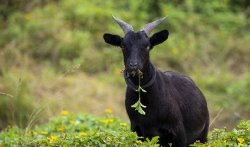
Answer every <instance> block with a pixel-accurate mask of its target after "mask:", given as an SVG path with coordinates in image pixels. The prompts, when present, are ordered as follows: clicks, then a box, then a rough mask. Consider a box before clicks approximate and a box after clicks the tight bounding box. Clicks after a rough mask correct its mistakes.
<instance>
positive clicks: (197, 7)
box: [0, 0, 250, 145]
mask: <svg viewBox="0 0 250 147" xmlns="http://www.w3.org/2000/svg"><path fill="white" fill-rule="evenodd" d="M249 5H250V4H249V1H248V0H238V1H235V0H223V1H218V0H210V1H207V2H206V1H195V0H170V1H168V2H165V1H163V0H155V1H151V0H145V1H142V0H136V1H134V0H127V1H114V0H105V1H103V0H92V1H91V2H89V1H85V0H74V1H72V0H44V1H42V2H38V1H36V0H30V1H26V0H23V1H18V2H15V1H13V0H7V1H6V2H3V3H1V4H0V31H1V33H0V129H4V128H6V127H7V126H9V125H11V126H13V125H14V126H16V125H17V126H18V127H19V128H22V129H18V128H15V127H14V128H9V127H8V128H7V130H5V132H3V133H1V138H2V137H3V136H5V135H6V133H7V134H9V137H10V138H11V137H12V135H13V136H15V137H14V138H16V139H14V140H13V142H19V137H18V136H20V135H22V134H27V131H23V130H28V131H39V130H42V129H43V128H44V129H46V128H47V129H48V130H47V131H51V134H49V135H53V134H54V135H59V134H57V133H56V131H55V130H54V131H53V130H50V128H48V126H50V125H53V122H54V121H59V122H60V121H61V120H63V119H66V120H67V119H70V117H65V118H64V117H63V118H53V116H55V115H56V114H58V112H60V111H61V110H64V109H66V110H70V112H72V113H90V114H94V115H101V114H103V112H102V110H103V109H105V108H111V109H112V110H113V111H114V114H115V115H116V116H118V117H119V118H123V119H124V120H128V118H127V116H126V113H125V108H124V89H125V82H124V80H123V77H122V74H120V72H121V71H122V69H123V60H122V58H123V57H122V54H121V51H120V50H119V49H118V48H113V47H111V46H109V45H107V44H105V43H104V41H103V39H102V35H103V33H104V32H111V33H116V34H119V35H121V36H122V35H123V33H122V30H121V29H120V28H119V26H117V24H116V23H115V22H114V21H113V20H112V18H111V16H112V15H115V16H117V17H119V18H121V19H123V20H125V21H126V22H129V23H130V24H132V25H133V26H134V28H135V30H139V28H140V27H141V26H143V25H144V24H145V23H147V22H150V21H152V20H154V19H156V18H159V17H162V16H167V20H166V21H165V22H164V23H162V24H161V25H160V26H159V27H158V28H157V29H156V30H155V31H158V30H160V29H168V30H169V32H170V36H169V39H168V40H167V41H166V42H165V43H164V44H162V45H159V46H157V47H156V48H155V49H153V50H152V52H151V59H152V61H153V63H155V65H156V66H157V67H159V68H160V69H162V70H175V71H179V72H182V73H185V74H187V75H189V76H190V77H192V79H193V80H194V81H195V82H196V83H197V84H198V86H199V87H200V89H201V90H202V91H203V92H204V94H205V96H206V99H207V102H208V106H209V111H210V118H211V121H210V122H211V124H210V128H211V130H212V129H213V128H214V127H218V128H223V127H225V126H226V127H227V128H228V129H229V130H230V129H232V128H234V127H235V126H236V124H238V122H239V121H240V120H243V119H245V120H249V119H250V116H249V113H250V90H249V89H250V69H249V65H250V49H249V47H250V42H249V40H250V19H249V17H250V11H249ZM152 10H154V11H152ZM77 117H78V116H72V118H75V119H77ZM79 117H80V118H82V119H87V118H89V119H90V121H91V119H93V121H91V122H94V121H96V120H98V119H99V118H91V116H79ZM50 118H53V121H52V122H50V123H49V124H48V125H41V126H40V125H39V126H38V127H34V126H35V125H36V124H43V123H46V122H48V121H49V120H50ZM100 119H101V118H100ZM114 122H117V123H119V122H120V120H119V119H117V118H114ZM101 124H102V123H97V124H96V125H93V126H94V127H97V125H100V127H105V126H102V125H101ZM242 124H246V122H245V123H244V122H243V123H240V125H239V127H238V128H237V127H236V129H237V130H241V126H242ZM83 125H84V124H83ZM243 126H244V125H243ZM248 126H249V125H248ZM65 127H66V128H67V127H69V132H68V133H69V134H68V135H67V137H69V138H70V137H71V138H72V140H71V141H73V142H74V140H76V142H78V141H79V140H83V141H84V140H85V139H89V138H81V137H79V135H78V137H79V138H77V136H75V137H74V135H72V134H74V133H76V132H74V131H73V129H72V130H70V127H72V125H69V126H65ZM112 127H114V130H117V131H114V132H116V133H117V134H115V135H114V134H113V137H114V138H115V137H116V136H119V135H121V134H125V136H124V137H125V139H126V140H127V141H128V142H125V143H126V144H129V143H130V144H135V140H136V138H137V137H136V136H135V135H134V134H133V133H129V132H128V128H125V129H124V130H122V131H120V126H119V125H117V124H116V125H115V126H112ZM248 128H249V127H248ZM118 130H119V131H118ZM216 130H217V129H215V130H214V131H212V133H211V134H216ZM243 130H244V129H243ZM245 130H247V129H245ZM67 131H68V130H67ZM80 131H88V130H85V129H84V127H83V128H82V129H80ZM106 131H107V132H106ZM248 131H249V129H248ZM105 132H106V133H108V134H111V136H112V133H114V132H112V131H111V130H110V129H107V130H105ZM125 132H126V133H125ZM239 132H241V131H239ZM243 132H244V131H243ZM71 133H72V134H71ZM88 133H90V134H91V132H88ZM217 133H219V137H223V138H225V139H226V140H227V141H228V142H230V141H231V143H234V144H237V143H239V141H238V140H237V139H238V138H243V139H244V140H245V141H244V142H245V143H246V142H247V141H248V142H249V138H247V136H244V135H241V134H238V132H237V131H236V134H235V132H234V130H232V131H229V132H227V131H225V130H217ZM104 134H105V133H104ZM99 135H103V134H99ZM233 135H234V137H233ZM7 136H8V135H7ZM31 136H32V135H31ZM38 136H39V137H41V140H42V138H44V139H45V140H44V143H45V144H46V143H48V140H46V138H47V137H49V136H46V135H44V136H43V135H41V134H40V135H38ZM38 136H33V139H34V140H33V141H31V140H32V137H31V138H30V137H28V136H27V138H26V139H27V140H26V139H24V140H23V143H24V144H25V143H38V142H37V140H36V139H38V140H39V138H36V137H38ZM248 136H249V135H248ZM58 137H59V138H58V140H59V142H56V143H62V142H64V141H63V137H62V138H61V137H60V135H59V136H58ZM67 137H66V138H67ZM93 137H97V138H99V139H97V140H98V141H100V142H101V140H102V139H103V138H102V136H95V135H94V136H93ZM126 137H127V138H126ZM110 138H112V137H110ZM128 138H129V139H128ZM12 139H13V138H12ZM120 139H124V138H120ZM214 139H215V138H213V135H211V137H210V140H214ZM218 139H219V138H218ZM1 140H2V139H1ZM112 140H113V138H112ZM215 140H217V139H215ZM28 141H29V142H28ZM92 141H93V140H92ZM92 141H90V143H93V142H92ZM237 141H238V142H237ZM3 142H4V140H2V143H1V144H4V143H3ZM42 142H43V141H42ZM79 142H81V141H79ZM101 143H103V142H101ZM121 143H124V142H122V141H121ZM148 143H149V144H150V143H154V141H153V142H152V141H151V142H150V141H149V142H148ZM211 145H213V144H211Z"/></svg>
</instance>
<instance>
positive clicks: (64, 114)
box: [61, 110, 69, 116]
mask: <svg viewBox="0 0 250 147" xmlns="http://www.w3.org/2000/svg"><path fill="white" fill-rule="evenodd" d="M61 115H63V116H66V115H69V111H66V110H63V111H61Z"/></svg>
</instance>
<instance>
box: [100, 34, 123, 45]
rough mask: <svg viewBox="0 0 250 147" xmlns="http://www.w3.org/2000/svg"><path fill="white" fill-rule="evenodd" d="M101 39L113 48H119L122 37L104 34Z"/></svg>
mask: <svg viewBox="0 0 250 147" xmlns="http://www.w3.org/2000/svg"><path fill="white" fill-rule="evenodd" d="M103 39H104V40H105V42H106V43H108V44H111V45H114V46H121V43H122V37H120V36H118V35H113V34H108V33H105V34H104V35H103Z"/></svg>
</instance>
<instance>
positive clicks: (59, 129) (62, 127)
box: [57, 126, 65, 132]
mask: <svg viewBox="0 0 250 147" xmlns="http://www.w3.org/2000/svg"><path fill="white" fill-rule="evenodd" d="M64 130H65V128H64V126H61V127H60V128H57V131H61V132H63V131H64Z"/></svg>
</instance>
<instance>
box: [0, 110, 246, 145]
mask: <svg viewBox="0 0 250 147" xmlns="http://www.w3.org/2000/svg"><path fill="white" fill-rule="evenodd" d="M106 111H107V112H109V113H110V110H108V109H107V110H106ZM61 115H62V116H60V117H54V118H52V119H51V120H50V121H49V123H47V124H44V125H40V126H35V127H34V128H33V129H26V130H22V129H19V128H17V127H8V128H7V129H6V130H5V131H4V132H1V133H0V144H1V145H2V146H110V147H114V146H127V147H131V146H134V147H136V146H141V147H153V146H155V147H158V145H157V142H158V137H154V138H153V139H152V140H149V139H147V140H146V141H143V142H142V141H140V140H138V139H139V138H138V136H137V135H136V134H135V133H132V132H130V130H129V125H128V124H127V123H125V122H124V121H122V120H121V119H119V118H117V117H114V116H113V115H111V114H106V115H104V116H102V117H94V116H91V115H71V114H68V112H67V111H62V112H61ZM249 144H250V122H249V121H248V122H247V121H242V122H240V123H239V125H238V126H237V127H236V128H235V129H233V130H232V131H226V129H215V130H213V131H212V132H211V133H210V135H209V142H208V143H207V144H201V143H199V142H198V141H197V142H196V143H195V144H193V145H191V146H194V147H196V146H204V147H208V146H213V147H217V146H218V147H226V146H240V147H241V146H242V147H243V146H246V145H249Z"/></svg>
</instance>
